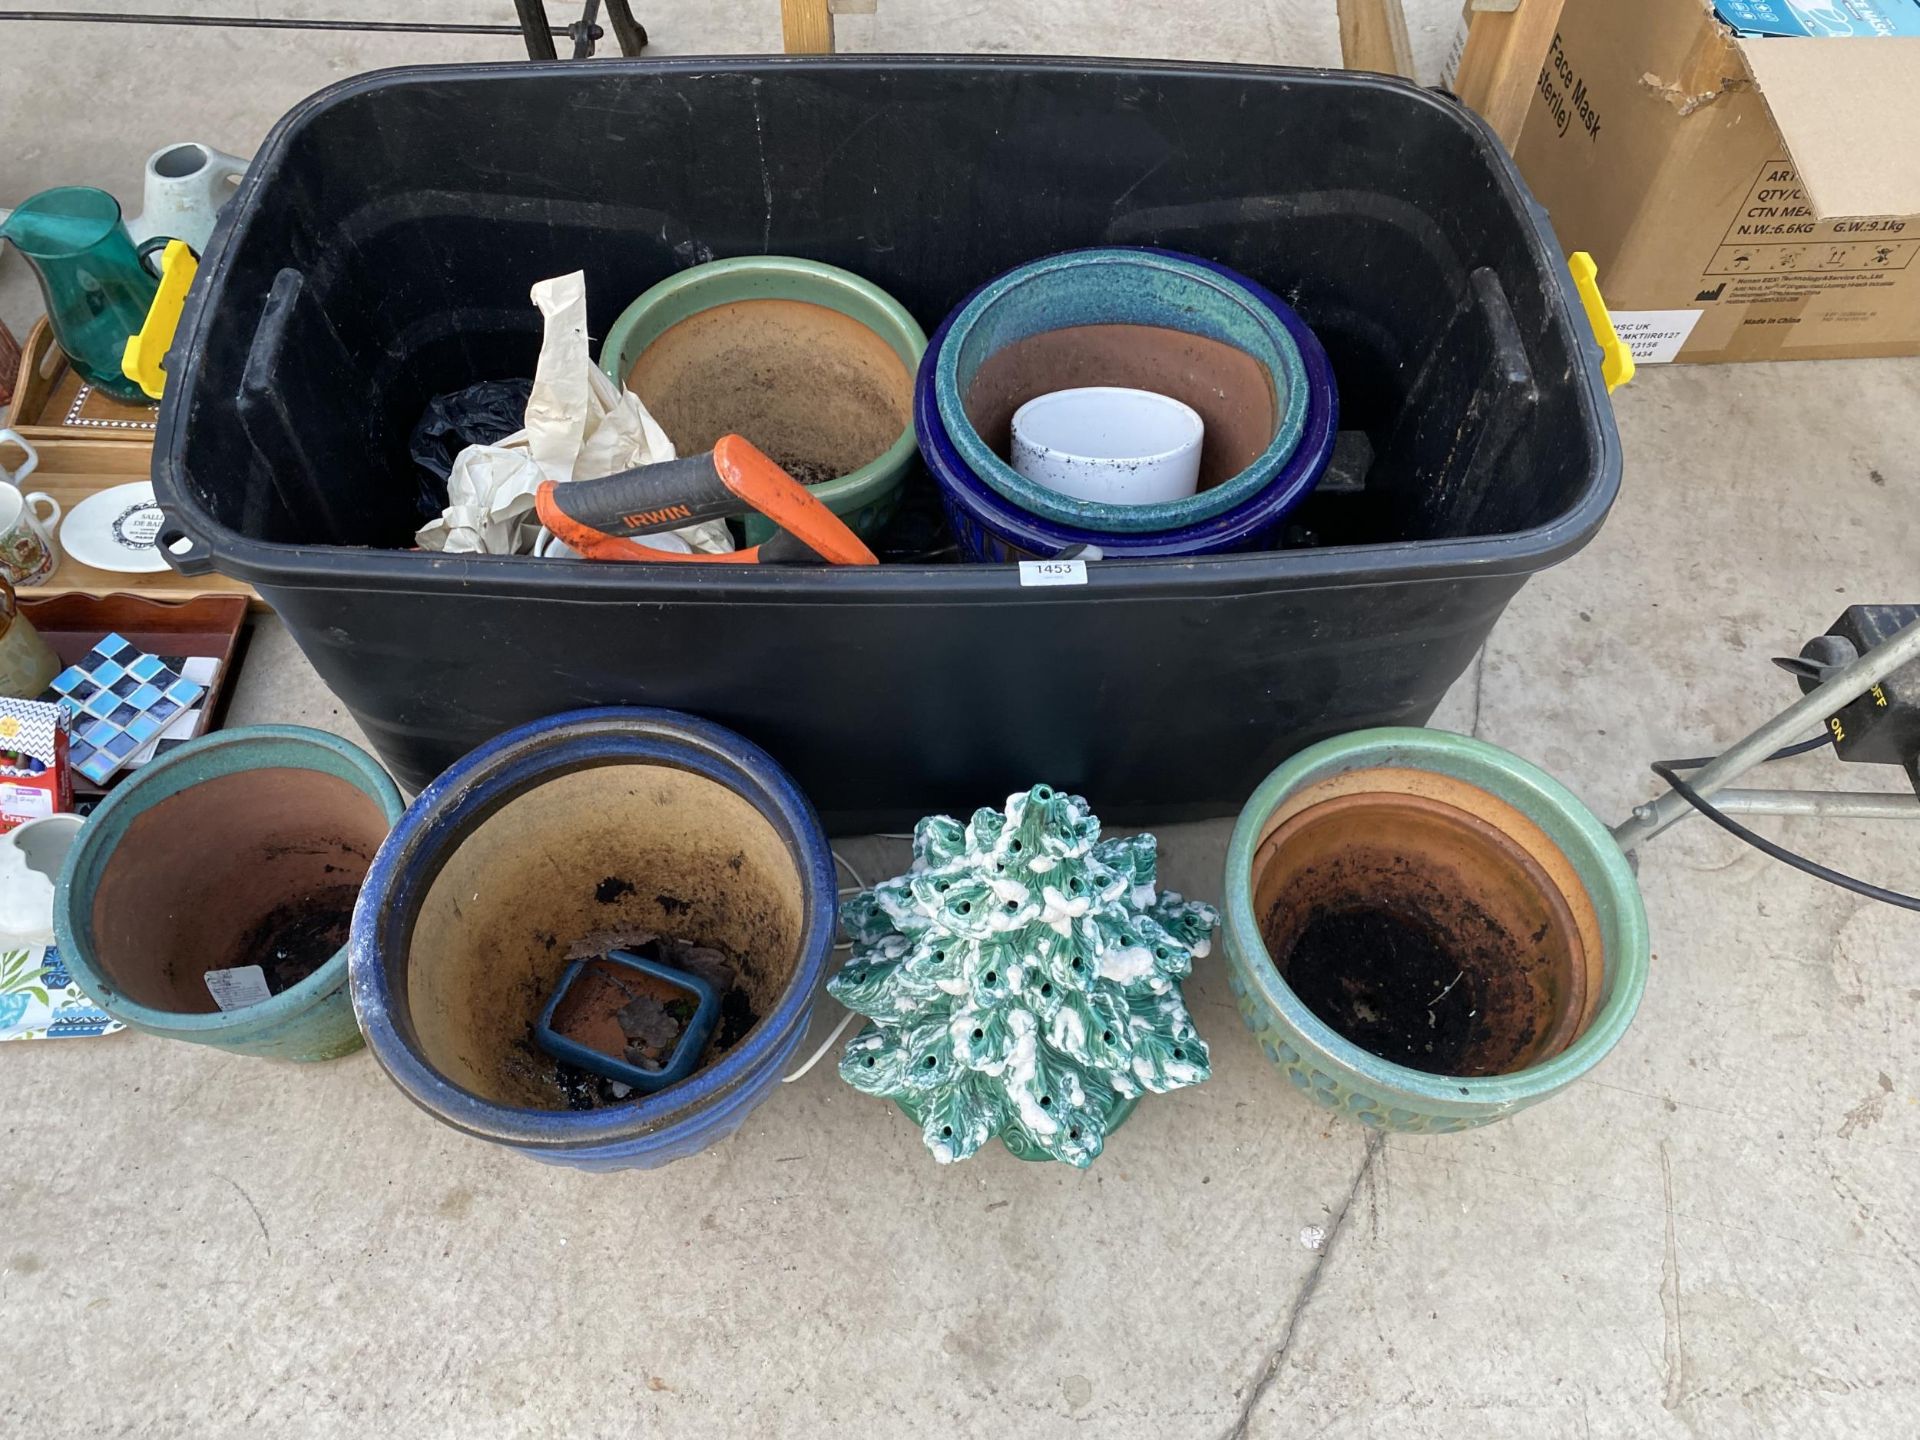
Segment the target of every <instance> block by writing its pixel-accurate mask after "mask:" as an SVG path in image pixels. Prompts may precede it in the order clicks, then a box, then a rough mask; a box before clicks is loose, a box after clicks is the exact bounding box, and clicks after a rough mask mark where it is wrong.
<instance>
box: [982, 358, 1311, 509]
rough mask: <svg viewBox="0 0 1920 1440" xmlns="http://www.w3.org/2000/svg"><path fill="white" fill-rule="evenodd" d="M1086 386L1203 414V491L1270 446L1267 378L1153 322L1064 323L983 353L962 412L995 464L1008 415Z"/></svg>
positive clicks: (1006, 448) (1274, 419) (1008, 436)
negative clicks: (1138, 393) (1122, 390)
mask: <svg viewBox="0 0 1920 1440" xmlns="http://www.w3.org/2000/svg"><path fill="white" fill-rule="evenodd" d="M1086 385H1120V386H1125V387H1127V388H1129V389H1134V390H1152V391H1154V392H1155V393H1157V394H1161V395H1171V396H1172V397H1173V398H1174V399H1176V400H1180V401H1184V402H1185V403H1186V404H1188V405H1191V406H1192V407H1193V408H1194V409H1195V410H1197V411H1198V412H1199V413H1200V418H1201V419H1202V420H1203V421H1205V422H1206V426H1207V434H1206V439H1205V441H1204V442H1203V444H1202V446H1201V450H1200V488H1201V489H1202V490H1206V489H1209V488H1211V487H1212V486H1215V485H1218V484H1221V483H1222V482H1223V481H1227V480H1231V479H1232V478H1233V477H1234V476H1236V475H1238V474H1239V473H1240V472H1241V471H1242V470H1245V469H1246V468H1247V467H1248V466H1249V465H1251V464H1252V463H1253V462H1254V461H1255V460H1257V459H1259V458H1260V455H1261V452H1262V451H1264V450H1265V449H1266V448H1267V446H1269V445H1270V444H1272V443H1273V433H1274V430H1275V428H1276V427H1277V426H1278V424H1279V421H1280V416H1278V415H1276V414H1275V411H1274V402H1273V378H1272V376H1271V374H1270V373H1269V372H1268V370H1267V367H1266V366H1265V365H1263V364H1261V363H1260V362H1259V361H1258V360H1256V359H1254V358H1253V356H1251V355H1249V354H1247V353H1246V351H1244V350H1239V349H1236V348H1235V347H1234V346H1232V345H1227V344H1224V343H1222V342H1221V341H1218V340H1214V339H1210V338H1208V337H1207V336H1204V335H1189V334H1187V333H1186V332H1185V331H1184V330H1173V329H1169V328H1166V327H1164V326H1159V325H1069V326H1066V327H1064V328H1063V329H1059V330H1047V331H1043V332H1041V333H1040V334H1038V335H1030V336H1028V337H1027V338H1026V339H1024V340H1016V341H1015V342H1014V343H1013V344H1011V345H1009V346H1007V347H1006V348H1004V349H1002V350H999V351H996V352H995V353H994V354H992V355H990V356H988V357H987V359H986V360H985V361H984V362H983V363H982V364H981V366H980V369H979V370H978V371H977V372H976V373H975V375H974V377H973V383H972V384H971V385H969V386H968V387H967V396H966V407H967V418H968V419H969V420H970V421H972V422H973V428H974V430H975V431H976V432H978V434H979V436H980V438H981V439H982V440H983V441H985V442H986V444H987V446H988V447H989V448H990V449H992V451H993V452H994V453H995V454H996V455H998V456H999V457H1000V458H1001V459H1002V460H1005V459H1007V458H1008V456H1009V454H1010V452H1011V448H1012V440H1013V412H1014V411H1016V410H1018V409H1019V408H1020V407H1021V406H1022V405H1024V404H1026V403H1027V401H1029V400H1031V399H1033V398H1034V397H1035V396H1036V395H1048V394H1051V393H1052V392H1054V391H1055V390H1070V389H1075V388H1078V387H1080V386H1086Z"/></svg>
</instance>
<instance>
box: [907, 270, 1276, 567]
mask: <svg viewBox="0 0 1920 1440" xmlns="http://www.w3.org/2000/svg"><path fill="white" fill-rule="evenodd" d="M1116 326H1134V327H1145V328H1144V329H1142V330H1136V331H1133V332H1132V334H1133V336H1134V337H1135V338H1134V339H1133V340H1132V341H1130V342H1127V344H1126V346H1125V348H1128V349H1132V350H1135V351H1138V350H1139V349H1140V348H1141V347H1142V346H1144V345H1147V344H1150V343H1152V340H1151V332H1153V331H1159V332H1176V333H1177V335H1183V336H1194V337H1198V340H1199V341H1201V342H1213V343H1216V344H1217V345H1218V346H1222V347H1225V351H1224V354H1225V355H1227V356H1234V354H1235V352H1237V354H1238V356H1244V357H1247V358H1249V359H1251V361H1253V362H1254V363H1255V364H1256V365H1257V366H1258V371H1259V373H1260V374H1261V379H1260V381H1259V382H1258V390H1260V391H1264V392H1265V394H1264V395H1261V396H1259V398H1260V399H1261V400H1262V401H1263V403H1270V406H1271V411H1270V414H1271V430H1270V431H1269V430H1266V429H1265V427H1263V430H1262V434H1261V439H1262V440H1264V442H1265V444H1264V448H1259V442H1258V441H1256V442H1254V443H1253V444H1246V443H1244V442H1243V443H1241V444H1240V445H1238V446H1236V447H1235V453H1236V454H1239V455H1241V456H1242V458H1246V457H1247V456H1248V455H1249V454H1250V457H1251V458H1249V459H1247V463H1245V464H1244V465H1241V466H1239V468H1237V469H1233V470H1232V473H1229V474H1225V475H1222V476H1220V477H1218V479H1217V481H1216V483H1212V484H1209V483H1207V475H1206V473H1205V468H1204V467H1203V473H1202V482H1201V483H1202V486H1203V488H1202V489H1201V490H1199V491H1198V493H1196V494H1194V495H1192V496H1189V497H1187V498H1185V499H1181V500H1168V501H1162V502H1158V503H1155V504H1146V505H1116V504H1108V503H1104V502H1101V501H1094V500H1081V499H1076V498H1075V497H1073V496H1071V495H1063V494H1061V493H1059V492H1058V491H1055V490H1051V489H1049V488H1047V487H1046V486H1044V485H1039V484H1036V483H1034V482H1033V481H1031V480H1029V479H1027V478H1026V477H1025V476H1024V475H1022V474H1020V472H1019V471H1017V470H1015V469H1014V468H1013V466H1012V465H1010V464H1009V463H1008V462H1007V460H1006V459H1004V458H1002V456H1001V455H1000V454H999V453H997V452H996V450H995V449H994V447H993V446H992V445H991V444H989V443H988V438H987V437H986V436H984V435H982V433H981V431H980V428H979V426H978V425H976V420H978V421H979V424H980V425H990V426H991V422H989V421H987V420H985V419H981V417H980V413H979V412H980V407H981V406H982V405H983V404H985V403H987V402H986V401H985V400H984V399H983V398H982V397H980V396H977V395H976V394H975V393H974V392H975V382H976V381H981V380H982V377H983V372H985V371H986V368H987V367H988V365H989V362H991V361H995V360H996V359H1000V360H1001V361H1002V363H1005V360H1006V359H1007V358H1010V357H1011V356H1012V355H1014V354H1015V353H1017V352H1016V349H1015V347H1018V346H1021V345H1023V344H1025V343H1028V342H1036V343H1037V342H1041V341H1044V340H1046V339H1048V338H1052V339H1056V340H1058V339H1063V338H1065V337H1066V336H1068V335H1071V334H1078V335H1081V336H1093V335H1097V334H1100V333H1102V331H1097V330H1094V329H1092V328H1091V327H1103V330H1104V333H1108V334H1112V333H1116V332H1113V331H1112V330H1110V329H1105V327H1116ZM1098 347H1099V342H1098V341H1093V342H1091V348H1090V349H1089V350H1088V351H1087V352H1083V353H1084V355H1085V358H1083V359H1081V360H1080V362H1079V363H1081V364H1095V365H1097V364H1099V363H1101V362H1100V361H1099V360H1097V359H1094V358H1092V356H1093V355H1094V354H1097V351H1098ZM1036 363H1038V364H1039V365H1040V366H1041V368H1042V369H1043V370H1045V369H1047V368H1052V369H1053V371H1054V378H1055V381H1056V382H1057V383H1048V382H1047V380H1046V379H1045V377H1044V375H1042V376H1041V377H1039V378H1038V380H1037V393H1044V392H1045V391H1046V390H1049V389H1060V388H1066V387H1067V386H1069V385H1078V384H1094V383H1099V384H1113V383H1120V382H1118V381H1116V380H1110V379H1104V378H1097V377H1092V376H1086V375H1076V374H1075V372H1074V371H1072V370H1071V369H1069V368H1068V366H1069V363H1070V362H1069V359H1068V352H1064V351H1063V352H1061V353H1060V354H1057V355H1055V356H1053V357H1051V358H1050V359H1049V360H1046V361H1037V362H1036ZM1187 363H1188V364H1189V365H1191V366H1194V367H1199V366H1201V365H1203V364H1205V363H1206V362H1204V361H1203V360H1200V359H1197V358H1195V357H1192V356H1189V357H1187ZM1215 363H1216V364H1218V363H1220V362H1218V361H1216V362H1215ZM1245 363H1246V362H1245V360H1237V365H1238V366H1239V367H1244V366H1245ZM931 370H932V376H931V379H932V386H931V388H932V392H933V402H934V406H935V408H936V409H937V411H938V413H939V418H940V422H941V426H942V427H943V428H944V430H945V431H946V434H947V436H948V437H949V438H950V440H951V442H952V444H953V446H954V448H955V449H956V450H957V451H958V452H959V455H960V458H961V460H962V461H963V462H964V463H965V464H966V466H967V467H968V469H970V470H971V471H972V472H973V473H974V474H975V475H977V476H978V477H979V478H980V480H981V481H982V482H984V483H985V484H986V485H987V486H988V487H989V488H990V489H992V490H993V491H995V492H996V493H997V494H999V495H1000V496H1001V497H1002V498H1003V499H1005V500H1007V501H1009V502H1011V503H1012V504H1014V505H1016V506H1017V507H1019V508H1020V509H1021V510H1023V511H1025V512H1027V513H1028V514H1031V515H1035V516H1039V517H1041V518H1042V519H1045V520H1049V521H1052V522H1054V523H1056V524H1060V525H1068V526H1074V527H1078V528H1080V529H1085V530H1091V531H1098V532H1103V533H1111V534H1121V535H1138V534H1148V533H1153V532H1158V531H1164V530H1172V529H1176V528H1180V527H1184V526H1191V525H1195V524H1198V523H1200V522H1202V521H1206V520H1210V519H1213V518H1214V517H1216V516H1219V515H1223V514H1225V513H1226V512H1227V511H1229V510H1232V509H1234V508H1235V507H1236V506H1241V505H1244V504H1246V503H1247V502H1248V501H1251V500H1253V499H1254V498H1255V497H1257V496H1258V495H1259V494H1260V493H1261V492H1262V491H1263V490H1265V489H1266V488H1267V487H1268V486H1269V485H1271V484H1272V483H1273V482H1274V480H1275V478H1276V477H1277V476H1278V475H1279V474H1280V473H1281V472H1282V471H1283V470H1284V469H1285V468H1286V465H1287V462H1288V460H1289V459H1291V458H1292V456H1293V453H1294V451H1295V450H1296V449H1297V448H1298V447H1299V445H1300V439H1301V436H1302V434H1303V433H1304V431H1305V429H1306V426H1307V421H1308V410H1309V408H1310V407H1309V405H1308V403H1307V398H1308V388H1309V386H1308V377H1307V366H1306V362H1305V360H1304V358H1303V357H1302V355H1301V352H1300V345H1299V342H1298V341H1297V340H1296V339H1295V338H1294V335H1293V333H1292V331H1291V330H1290V329H1289V328H1288V326H1287V324H1286V321H1285V320H1284V319H1283V317H1282V315H1281V313H1280V312H1279V311H1278V310H1276V309H1275V308H1274V307H1273V306H1272V305H1269V304H1267V303H1265V302H1264V301H1263V300H1262V299H1261V297H1260V295H1258V294H1256V293H1255V292H1254V290H1253V289H1252V288H1251V287H1249V286H1248V285H1245V284H1242V283H1241V282H1240V279H1239V277H1237V276H1235V275H1234V274H1233V273H1232V272H1231V271H1228V270H1226V269H1224V268H1223V267H1221V266H1217V265H1212V264H1208V263H1206V262H1204V261H1201V260H1199V259H1197V258H1195V257H1189V256H1184V255H1178V254H1175V253H1173V252H1170V251H1161V250H1151V249H1132V248H1124V247H1114V248H1104V249H1092V250H1071V251H1068V252H1066V253H1064V254H1060V255H1051V256H1048V257H1047V258H1046V259H1043V260H1036V261H1034V262H1032V263H1031V264H1028V265H1022V266H1020V267H1019V268H1018V269H1015V270H1010V271H1008V272H1007V273H1006V274H1004V275H1001V276H999V277H998V278H997V279H994V280H991V281H989V282H988V283H987V284H985V285H983V286H981V287H980V289H979V290H977V291H975V292H974V294H973V296H972V297H971V298H970V299H968V301H967V302H966V304H965V305H963V306H962V307H961V308H960V309H959V310H958V311H957V312H956V313H955V314H954V315H953V317H952V318H951V319H950V320H949V321H948V322H947V324H946V325H945V326H944V327H943V333H942V338H941V341H940V343H939V346H938V349H937V352H936V353H935V354H934V356H933V359H932V362H931ZM1208 373H1209V374H1210V377H1211V380H1212V383H1213V384H1214V385H1219V386H1225V385H1229V384H1232V383H1233V380H1232V379H1231V378H1230V372H1228V371H1225V370H1210V371H1209V372H1208ZM984 383H985V382H983V387H984ZM1010 383H1020V384H1021V393H1023V394H1024V393H1025V392H1026V390H1028V389H1036V380H1035V379H1034V378H1027V379H1026V380H1024V381H1023V382H1010ZM1127 383H1136V382H1131V381H1129V382H1127ZM1145 388H1149V389H1157V388H1159V387H1158V386H1156V385H1148V386H1146V387H1145ZM1180 398H1183V399H1186V400H1187V401H1188V403H1189V404H1193V405H1195V406H1196V408H1199V409H1201V410H1202V412H1203V413H1205V412H1206V410H1207V408H1208V407H1207V405H1206V403H1205V401H1204V400H1203V399H1202V398H1201V397H1200V396H1192V397H1189V396H1181V397H1180ZM1243 398H1244V397H1242V396H1236V399H1237V400H1239V399H1243ZM1248 408H1249V407H1248V406H1246V405H1245V404H1236V405H1235V406H1233V407H1231V408H1230V410H1229V412H1227V413H1226V414H1224V415H1221V414H1216V415H1215V416H1214V417H1213V418H1211V419H1209V421H1208V441H1207V450H1206V451H1205V452H1203V453H1211V450H1212V447H1213V446H1214V444H1215V443H1216V441H1215V433H1214V432H1215V431H1216V430H1218V429H1221V428H1223V426H1224V425H1226V424H1233V425H1238V424H1240V423H1243V420H1244V414H1243V413H1235V412H1245V411H1246V410H1247V409H1248ZM991 428H996V429H997V428H998V427H997V426H991Z"/></svg>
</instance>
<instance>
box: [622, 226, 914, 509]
mask: <svg viewBox="0 0 1920 1440" xmlns="http://www.w3.org/2000/svg"><path fill="white" fill-rule="evenodd" d="M763 302H775V303H773V304H767V303H763ZM782 302H784V303H782ZM822 312H825V313H822ZM926 348H927V336H926V332H925V331H924V330H922V329H921V328H920V325H919V322H918V321H916V320H915V319H914V318H913V317H912V316H911V315H909V314H908V313H907V311H906V309H905V307H903V306H902V305H901V304H900V302H899V301H897V300H895V299H894V298H893V297H892V296H891V295H889V294H887V293H886V291H884V290H882V289H880V288H879V287H878V286H876V285H873V284H871V283H869V282H868V281H866V280H863V279H861V278H860V277H859V276H858V275H855V274H852V273H851V272H849V271H846V270H842V269H840V268H838V267H837V266H833V265H823V264H821V263H820V262H819V261H816V260H801V259H797V258H795V257H792V256H786V255H745V256H741V257H739V258H737V259H731V260H712V261H709V262H707V263H706V264H704V265H696V266H694V267H693V268H692V269H689V270H683V271H681V272H680V273H679V274H677V275H673V276H670V277H669V278H667V279H665V280H662V281H661V282H660V283H659V284H658V285H655V286H654V287H653V288H652V289H650V290H648V291H647V292H646V293H645V294H643V295H641V296H640V298H639V299H637V300H635V301H634V302H633V303H632V304H631V305H629V306H628V307H627V308H626V310H625V311H624V312H623V313H622V314H621V316H620V318H619V319H618V320H616V321H615V322H614V324H613V328H612V329H611V330H609V331H608V332H607V338H606V342H605V344H603V345H602V346H601V350H600V364H601V369H603V370H604V371H605V372H606V374H607V375H608V376H609V378H611V379H612V380H613V381H614V382H615V383H617V384H623V385H626V386H627V387H628V388H629V389H631V390H633V391H634V393H636V394H637V395H639V396H640V398H641V400H642V401H644V402H645V403H646V405H647V408H648V409H649V410H650V411H652V412H653V415H654V418H655V419H656V420H658V421H659V422H660V424H661V426H662V428H664V429H665V430H666V432H667V434H668V435H669V436H670V437H671V438H672V439H673V441H674V444H675V446H676V447H677V448H678V449H679V451H680V453H681V454H683V455H685V454H697V453H699V452H700V451H701V450H706V449H711V448H712V445H713V442H714V441H715V440H716V439H718V438H719V437H720V436H721V435H723V434H726V433H728V432H729V431H737V432H738V433H740V434H743V435H745V436H746V437H747V439H749V440H751V441H752V442H753V443H754V444H755V445H757V446H759V447H760V448H761V449H762V450H764V451H766V452H767V453H768V454H769V455H771V456H773V457H774V459H776V460H778V461H779V462H780V463H781V464H782V465H785V466H787V467H788V468H789V470H791V471H793V472H794V473H795V476H796V478H797V479H800V480H802V481H803V482H806V483H807V487H808V489H810V490H811V491H812V492H813V493H814V495H815V496H816V497H817V498H818V499H819V500H820V501H821V503H822V504H824V505H825V506H826V507H827V508H828V509H829V510H831V511H833V513H834V514H836V515H838V516H839V517H840V518H841V519H842V520H844V521H845V522H846V523H847V525H848V526H849V527H850V528H851V529H852V530H853V531H854V532H855V533H856V534H858V535H860V536H862V537H866V536H870V535H872V534H873V533H874V532H876V531H877V530H879V529H880V527H881V526H882V525H884V524H885V523H886V522H887V520H888V519H889V518H890V517H891V516H892V514H893V512H894V510H895V508H897V506H898V504H899V499H900V484H901V481H902V480H903V479H904V478H905V476H906V473H907V469H908V467H909V466H910V465H911V464H912V463H913V460H914V456H915V453H916V450H915V446H914V440H913V418H912V410H913V376H914V372H915V371H916V370H917V369H918V368H919V365H920V358H921V356H922V355H923V354H924V353H925V352H926ZM896 422H897V423H896ZM843 465H845V466H847V467H848V468H846V469H845V470H844V472H843V473H841V474H839V475H837V476H835V477H834V478H830V479H815V478H814V473H815V472H818V471H819V470H821V469H823V468H825V469H826V470H827V471H828V473H831V471H832V470H834V469H839V468H840V467H841V466H843ZM739 523H741V525H742V526H743V528H744V530H745V534H746V540H747V543H748V544H749V545H757V544H759V543H761V542H762V541H764V540H766V539H767V538H768V537H769V536H770V535H771V534H772V533H773V526H772V524H771V522H769V521H768V520H767V519H765V517H763V516H759V515H747V516H744V517H740V522H739Z"/></svg>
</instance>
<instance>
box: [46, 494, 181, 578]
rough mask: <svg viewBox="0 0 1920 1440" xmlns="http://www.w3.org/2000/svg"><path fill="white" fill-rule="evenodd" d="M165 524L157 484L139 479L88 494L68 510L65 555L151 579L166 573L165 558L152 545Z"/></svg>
mask: <svg viewBox="0 0 1920 1440" xmlns="http://www.w3.org/2000/svg"><path fill="white" fill-rule="evenodd" d="M161 519H162V517H161V514H160V506H159V503H158V502H157V501H155V499H154V498H153V485H152V484H151V483H150V482H149V481H146V480H136V481H134V482H133V483H132V484H130V485H116V486H114V487H113V488H112V489H111V490H102V491H101V492H100V493H99V494H97V495H89V496H88V497H87V498H86V499H84V500H82V501H81V502H80V503H79V504H78V505H76V506H74V507H73V508H72V509H71V510H69V511H68V512H67V519H66V523H65V524H63V525H62V526H61V527H60V543H61V544H62V545H63V546H65V547H66V551H67V554H69V555H71V556H72V557H73V558H74V559H76V560H78V561H79V562H80V563H81V564H82V565H91V566H93V568H94V569H96V570H118V571H120V572H121V573H122V574H126V575H146V574H152V573H154V572H155V571H160V570H165V569H166V568H167V557H166V556H164V555H162V554H161V553H160V547H159V546H157V545H155V544H154V536H155V535H157V534H158V533H159V531H160V524H161Z"/></svg>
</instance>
